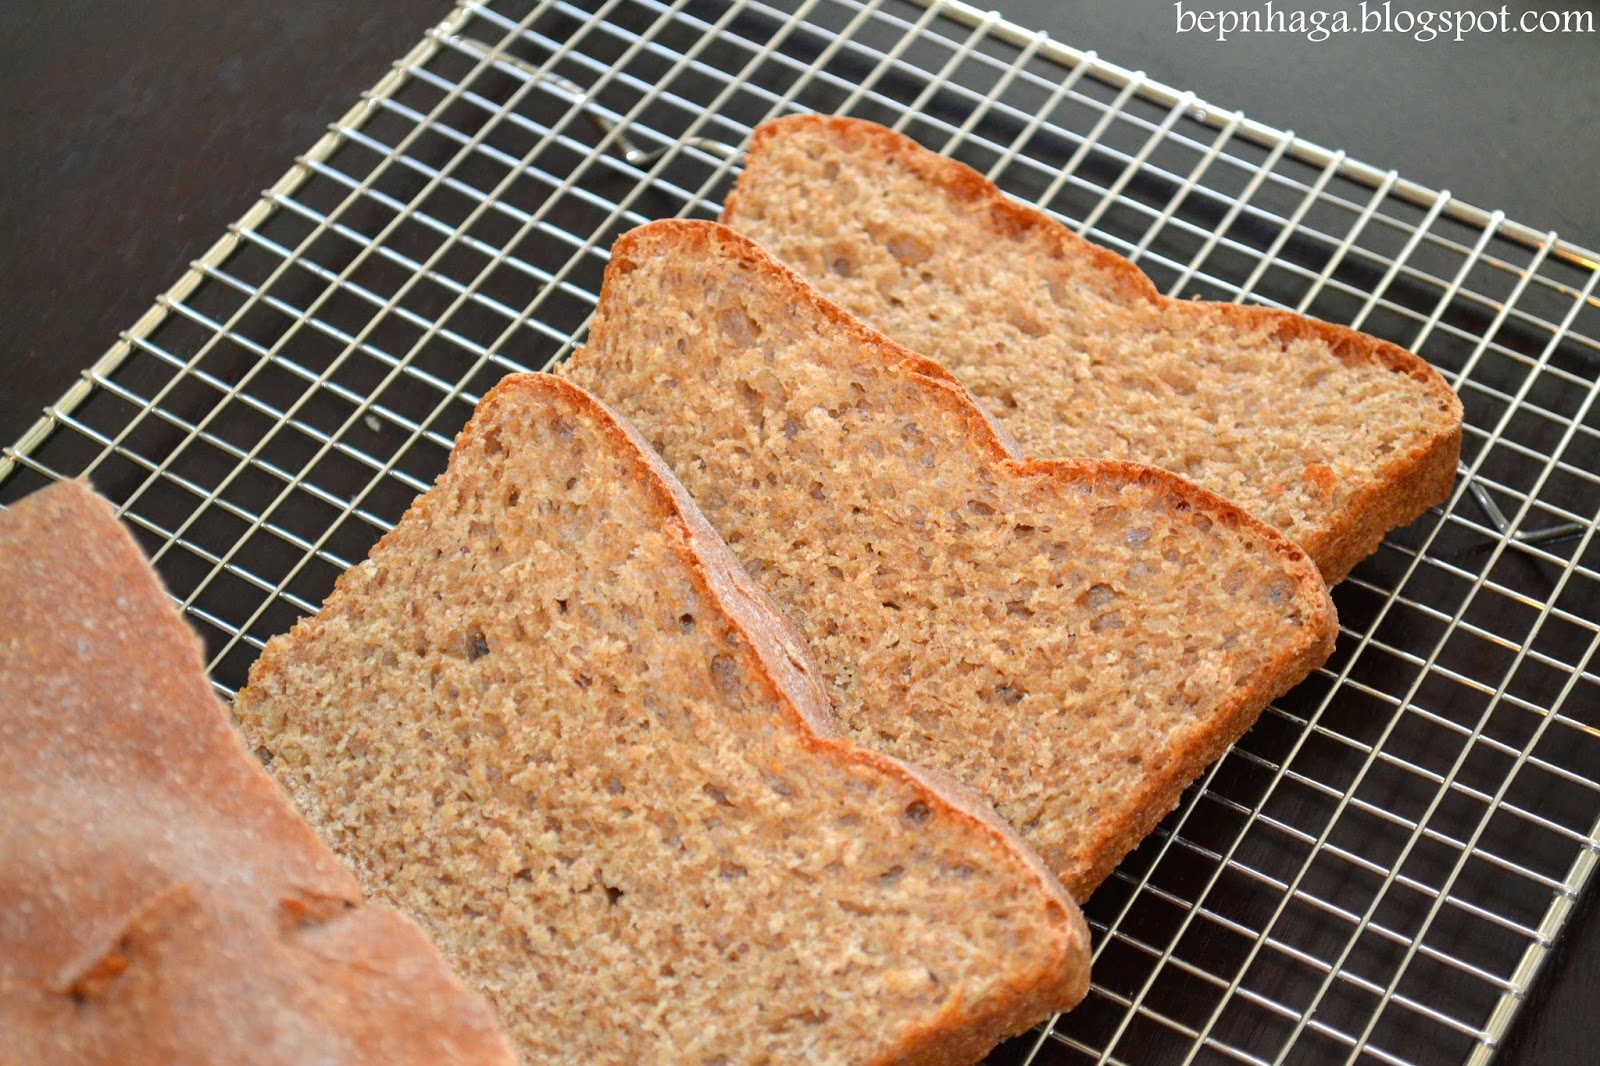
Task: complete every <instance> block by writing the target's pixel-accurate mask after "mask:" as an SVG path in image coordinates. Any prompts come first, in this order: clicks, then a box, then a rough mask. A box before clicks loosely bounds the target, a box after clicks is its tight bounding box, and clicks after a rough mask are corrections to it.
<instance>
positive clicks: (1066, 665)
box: [562, 222, 1335, 900]
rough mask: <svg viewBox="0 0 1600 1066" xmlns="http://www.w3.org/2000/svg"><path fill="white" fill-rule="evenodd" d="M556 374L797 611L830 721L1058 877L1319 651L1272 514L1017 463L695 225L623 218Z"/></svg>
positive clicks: (864, 343)
mask: <svg viewBox="0 0 1600 1066" xmlns="http://www.w3.org/2000/svg"><path fill="white" fill-rule="evenodd" d="M562 373H563V374H565V375H566V376H567V377H568V378H569V379H570V380H572V381H575V382H577V383H578V384H580V385H582V386H584V387H585V388H588V389H591V390H593V391H594V392H595V393H596V394H598V395H599V396H600V397H601V398H602V399H603V400H605V401H606V402H608V403H611V404H613V405H614V406H615V407H616V408H617V409H618V410H619V411H620V412H621V413H622V414H623V415H624V416H625V417H627V418H628V419H630V420H631V421H632V422H633V424H634V425H635V426H637V427H638V428H639V430H640V431H641V432H642V433H643V434H644V435H645V437H646V439H648V440H650V441H651V442H652V443H653V444H654V445H655V446H656V448H657V449H658V450H659V451H660V452H661V454H662V455H663V457H665V459H666V461H667V463H668V464H669V465H670V466H671V467H672V468H673V470H674V471H675V472H676V473H677V475H678V477H679V478H680V479H682V481H683V483H684V484H685V485H686V486H687V487H688V488H689V490H690V492H691V493H693V495H694V497H695V499H696V501H697V502H698V503H699V505H700V506H701V508H702V509H703V510H704V511H705V513H706V516H707V517H708V518H709V519H710V520H711V523H712V525H714V526H715V527H716V528H717V529H718V531H719V532H721V534H722V535H723V537H724V538H726V540H727V542H728V544H729V546H730V547H731V548H732V549H733V551H734V554H736V555H737V556H738V557H739V558H740V560H741V561H742V562H743V563H744V564H745V566H746V568H747V569H748V570H749V572H750V574H751V575H752V576H753V577H755V579H756V580H757V581H758V582H760V583H761V584H762V585H763V586H764V587H765V588H766V590H767V591H768V592H769V593H771V594H772V596H773V598H774V599H776V600H777V601H778V603H779V605H780V606H781V607H782V608H783V609H784V610H785V611H786V613H787V614H788V616H789V617H790V618H791V619H792V620H793V621H794V622H795V623H796V624H797V625H798V626H799V628H800V631H801V633H802V634H804V636H805V638H806V639H807V641H808V642H809V644H810V647H811V649H812V650H813V652H814V653H815V654H816V655H817V657H818V659H819V661H820V663H821V667H822V671H823V676H824V677H825V678H826V679H827V681H828V683H829V685H830V687H831V689H832V694H833V699H834V706H835V710H836V712H837V713H838V715H839V716H840V718H841V720H842V721H843V723H844V728H845V731H846V733H847V734H848V735H850V736H851V737H853V738H854V739H855V740H857V741H859V742H860V743H862V744H866V745H870V746H873V747H877V748H880V749H882V750H884V751H887V752H889V753H891V754H894V755H896V756H899V757H901V758H905V759H909V760H911V761H913V762H917V763H920V764H922V765H925V766H931V767H934V768H936V769H939V770H942V771H945V772H948V773H949V774H951V775H952V776H954V777H956V778H957V779H959V780H961V781H963V782H965V783H966V784H968V785H970V786H973V787H975V788H976V789H977V790H978V791H980V792H982V793H983V794H984V795H985V796H987V797H988V798H989V799H990V800H991V801H992V802H994V803H995V805H996V806H997V807H998V808H999V810H1000V812H1001V813H1002V814H1004V815H1005V816H1006V818H1007V819H1009V820H1010V822H1011V823H1012V824H1013V825H1014V826H1016V827H1017V828H1018V830H1020V832H1021V833H1022V835H1023V837H1024V838H1025V839H1026V840H1027V841H1028V842H1029V843H1031V844H1032V845H1033V846H1034V847H1035V848H1036V849H1037V850H1038V851H1039V853H1040V854H1041V856H1042V857H1043V858H1044V859H1045V861H1046V862H1047V863H1048V864H1049V866H1050V867H1051V869H1053V870H1054V871H1055V872H1056V873H1057V874H1058V876H1060V878H1061V879H1062V881H1063V883H1064V884H1065V885H1066V886H1067V888H1068V890H1069V891H1071V892H1072V893H1073V894H1074V896H1075V897H1076V898H1078V899H1080V900H1082V899H1084V898H1086V897H1087V896H1088V894H1089V893H1090V892H1092V891H1093V889H1094V887H1095V886H1096V885H1097V884H1099V883H1100V881H1101V879H1102V878H1104V877H1105V876H1106V874H1107V873H1108V872H1109V871H1110V870H1111V868H1112V867H1113V866H1114V865H1115V864H1116V862H1117V861H1118V860H1119V859H1120V858H1121V857H1122V856H1123V855H1124V854H1125V853H1126V852H1127V851H1128V850H1129V849H1130V848H1132V847H1133V845H1134V844H1136V843H1137V842H1138V841H1139V840H1140V839H1141V838H1142V837H1143V836H1144V835H1145V834H1146V833H1147V832H1148V831H1149V830H1150V828H1151V827H1152V826H1154V825H1155V823H1156V821H1157V820H1159V819H1160V818H1161V817H1162V815H1164V814H1165V813H1166V812H1167V811H1168V810H1170V809H1171V807H1172V806H1173V805H1174V804H1175V803H1176V802H1177V799H1178V796H1179V794H1180V792H1181V791H1182V790H1183V788H1184V787H1185V786H1186V785H1187V784H1189V782H1190V781H1192V780H1193V779H1194V778H1195V777H1196V776H1197V775H1198V774H1199V773H1200V771H1201V770H1202V769H1203V768H1204V767H1205V766H1206V765H1207V764H1208V763H1210V762H1211V761H1212V760H1214V759H1215V758H1217V756H1218V755H1220V754H1221V753H1222V751H1223V749H1224V748H1225V747H1226V746H1227V745H1228V744H1230V743H1232V742H1233V741H1234V740H1235V739H1236V738H1237V737H1238V736H1239V735H1240V734H1242V733H1243V732H1244V730H1245V729H1246V728H1247V727H1248V726H1249V725H1250V724H1251V722H1253V721H1254V720H1255V718H1256V716H1257V714H1258V713H1259V712H1260V711H1261V709H1262V708H1263V707H1264V706H1265V705H1266V704H1267V702H1268V701H1269V700H1270V699H1271V698H1272V697H1273V696H1275V695H1277V694H1279V693H1281V692H1283V691H1284V690H1286V689H1287V688H1289V687H1290V686H1291V685H1293V684H1295V683H1296V682H1298V681H1299V680H1300V679H1301V678H1303V677H1304V676H1305V675H1306V674H1307V673H1308V672H1309V671H1311V670H1312V669H1313V668H1314V667H1316V666H1317V665H1318V664H1320V663H1321V662H1322V661H1323V660H1324V659H1325V658H1326V657H1327V655H1328V654H1329V652H1330V650H1331V649H1332V646H1333V638H1334V632H1335V622H1334V614H1333V607H1332V603H1331V601H1330V600H1329V598H1328V593H1327V590H1326V588H1325V587H1324V586H1323V584H1322V581H1321V580H1320V578H1319V577H1318V576H1317V572H1316V569H1315V567H1314V566H1313V565H1312V564H1311V561H1310V560H1309V559H1308V558H1307V557H1306V555H1305V553H1304V552H1302V551H1301V550H1300V549H1299V548H1297V547H1295V546H1294V544H1292V543H1291V542H1290V541H1289V540H1288V539H1287V538H1285V537H1283V536H1282V535H1281V534H1279V533H1278V532H1277V531H1276V530H1273V529H1271V528H1270V527H1268V526H1266V525H1264V524H1263V523H1261V522H1259V521H1257V520H1255V519H1253V518H1251V517H1249V516H1247V515H1246V514H1245V513H1243V512H1242V511H1240V510H1239V509H1238V508H1237V507H1235V506H1234V505H1232V504H1230V503H1228V502H1226V501H1225V500H1223V499H1221V498H1220V497H1218V496H1215V495H1213V494H1211V493H1209V492H1206V491H1204V490H1202V489H1198V488H1196V487H1195V486H1193V485H1192V484H1190V483H1189V482H1187V481H1184V480H1183V479H1182V478H1179V477H1176V476H1175V475H1172V474H1169V473H1166V472H1163V471H1160V470H1155V469H1152V468H1148V467H1141V466H1136V465H1134V464H1131V463H1125V462H1115V461H1098V460H1070V461H1060V462H1051V461H1042V460H1027V459H1023V458H1022V457H1021V456H1020V455H1019V454H1018V453H1017V450H1016V448H1015V446H1014V444H1012V443H1011V442H1010V440H1009V438H1007V437H1006V436H1005V435H1004V434H1003V432H1001V431H1000V430H999V429H998V428H997V427H996V425H995V424H994V423H993V422H991V421H990V420H989V419H988V417H987V416H986V415H985V414H984V412H983V411H982V409H981V408H979V406H978V405H977V403H975V402H974V401H973V399H972V397H971V396H970V395H969V394H968V393H967V392H966V390H965V389H963V388H962V387H961V385H959V384H958V383H957V382H956V381H955V380H954V378H952V377H951V375H950V374H949V373H948V372H947V371H945V370H943V369H942V368H941V367H939V366H938V365H937V364H935V363H933V362H930V361H929V360H927V359H924V358H922V357H921V356H918V355H915V354H913V353H912V352H910V351H907V350H906V349H904V348H901V347H900V346H898V345H897V344H895V343H894V342H892V341H890V340H888V339H887V338H885V337H883V336H882V335H881V334H878V333H875V332H873V331H872V330H870V329H868V328H867V327H866V326H864V325H862V324H861V323H859V322H858V321H856V320H855V319H853V318H851V317H850V316H849V315H847V314H846V313H844V312H843V311H841V310H840V309H839V308H837V307H836V306H834V305H833V304H831V303H828V302H827V301H826V300H825V299H823V298H822V297H821V296H820V295H819V294H818V293H817V292H816V290H814V289H812V288H811V287H810V286H809V285H807V284H806V283H805V282H804V281H803V280H802V279H801V278H800V277H799V276H798V275H796V274H794V273H793V272H792V271H790V270H788V269H787V268H786V267H784V266H783V265H782V264H780V263H778V262H777V261H776V260H775V259H773V258H772V257H770V256H768V255H767V254H766V253H765V252H763V251H762V250H761V249H760V248H759V247H757V246H756V245H755V244H754V243H753V242H751V241H750V240H748V239H746V238H744V237H741V236H740V235H738V234H736V233H734V232H733V231H732V230H730V229H727V228H726V227H723V226H719V225H716V224H715V223H710V222H657V223H652V224H650V225H647V226H644V227H641V228H639V229H637V230H635V231H633V232H632V233H631V234H628V235H626V236H624V237H623V238H622V239H621V240H620V241H618V242H617V244H616V246H615V247H614V249H613V251H612V257H611V265H610V267H609V269H608V270H607V273H606V277H605V282H604V285H603V287H602V290H601V294H600V303H599V307H598V309H597V311H596V315H595V319H594V322H593V324H592V326H591V329H590V336H589V343H588V346H587V347H585V348H583V349H582V350H580V351H579V352H577V353H576V354H575V355H574V356H573V358H572V359H571V361H570V362H569V363H567V364H566V365H565V366H564V367H563V369H562Z"/></svg>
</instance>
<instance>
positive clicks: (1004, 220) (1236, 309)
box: [722, 115, 1462, 584]
mask: <svg viewBox="0 0 1600 1066" xmlns="http://www.w3.org/2000/svg"><path fill="white" fill-rule="evenodd" d="M806 128H813V129H825V130H827V131H829V132H830V133H831V134H832V135H834V136H836V137H838V138H840V139H841V140H844V141H846V142H854V143H867V144H870V145H872V146H873V148H874V150H875V151H876V152H878V153H880V154H881V155H882V156H883V157H885V158H888V159H891V160H893V161H894V162H895V163H896V164H897V165H898V166H901V167H903V168H905V169H907V170H909V171H911V172H912V173H914V174H916V175H917V176H918V177H920V178H921V179H923V180H925V181H927V182H929V183H931V184H933V185H935V186H937V187H939V188H942V189H944V190H946V191H947V192H949V193H950V194H951V195H952V196H954V197H956V198H958V199H960V200H961V201H964V202H967V203H970V204H976V205H979V206H987V208H988V210H989V215H990V220H991V222H992V224H993V225H994V226H995V227H996V229H998V230H1000V231H1001V232H1002V233H1007V232H1029V233H1034V234H1037V235H1039V236H1040V237H1042V238H1043V239H1044V240H1045V241H1046V242H1047V244H1048V245H1049V246H1050V247H1051V249H1052V250H1053V252H1054V254H1055V255H1056V256H1057V257H1058V258H1064V259H1065V258H1070V259H1074V260H1087V261H1089V262H1091V263H1093V264H1094V267H1095V271H1094V272H1093V274H1092V275H1091V278H1092V282H1091V283H1094V284H1098V285H1099V291H1100V293H1101V295H1103V296H1104V297H1106V298H1107V299H1110V300H1113V301H1115V302H1118V303H1122V304H1126V305H1134V304H1149V305H1151V306H1153V307H1157V308H1162V309H1165V311H1166V312H1168V313H1175V314H1177V315H1179V316H1180V317H1182V318H1184V319H1187V320H1190V321H1195V322H1200V321H1204V320H1206V319H1212V320H1230V321H1233V322H1235V323H1238V324H1240V325H1242V326H1245V327H1248V328H1259V329H1263V330H1266V331H1269V332H1271V333H1273V334H1275V335H1277V336H1279V337H1281V338H1283V339H1285V340H1289V339H1296V338H1300V339H1303V338H1315V339H1316V340H1318V341H1320V342H1321V343H1322V344H1324V345H1325V346H1326V347H1327V348H1328V350H1329V351H1331V352H1332V353H1333V354H1334V355H1335V356H1336V357H1337V358H1338V359H1340V360H1341V361H1344V362H1346V363H1349V364H1357V363H1370V364H1376V365H1379V366H1382V367H1385V368H1387V369H1389V370H1391V371H1393V372H1396V373H1399V374H1403V375H1404V376H1406V377H1408V378H1410V379H1412V380H1413V381H1416V382H1417V383H1419V384H1420V385H1422V386H1423V388H1424V389H1425V390H1426V391H1427V394H1428V395H1429V396H1430V397H1431V402H1432V403H1433V404H1434V405H1436V406H1437V408H1438V409H1439V411H1440V417H1439V419H1438V421H1437V423H1436V425H1435V426H1434V429H1433V432H1432V434H1431V435H1430V436H1429V438H1428V439H1427V440H1425V441H1424V442H1422V443H1421V444H1419V445H1418V446H1416V447H1414V448H1410V449H1408V450H1407V451H1406V452H1405V453H1404V454H1402V455H1397V456H1394V457H1392V458H1391V459H1389V460H1387V461H1385V462H1384V463H1383V464H1382V465H1381V466H1380V467H1378V468H1377V469H1375V470H1373V471H1371V476H1370V479H1369V480H1368V481H1367V482H1366V483H1365V484H1363V485H1362V486H1361V487H1360V488H1359V489H1358V490H1357V491H1356V492H1355V493H1354V494H1353V495H1352V496H1351V498H1350V499H1349V501H1348V503H1347V505H1346V506H1344V507H1342V508H1341V509H1339V510H1337V511H1335V512H1333V513H1332V514H1330V515H1329V516H1328V517H1327V520H1326V522H1325V523H1324V524H1322V525H1321V526H1319V527H1317V528H1315V529H1314V530H1311V531H1310V532H1308V533H1304V534H1297V537H1298V539H1299V540H1300V543H1301V546H1302V547H1303V548H1305V549H1306V551H1307V552H1308V553H1310V555H1311V557H1312V558H1313V559H1314V560H1316V562H1317V566H1318V569H1319V570H1320V571H1321V573H1322V575H1323V578H1324V580H1325V581H1327V582H1328V583H1329V584H1334V583H1337V582H1338V581H1340V580H1342V579H1343V578H1344V577H1345V575H1346V574H1348V573H1349V571H1350V569H1351V568H1352V567H1354V566H1355V564H1356V563H1358V562H1360V561H1361V559H1363V558H1365V557H1366V556H1367V555H1369V554H1371V553H1372V552H1373V551H1374V550H1376V548H1377V546H1378V543H1379V542H1380V541H1381V540H1382V538H1383V535H1384V533H1385V532H1387V531H1388V530H1389V529H1393V528H1395V527H1397V526H1400V525H1404V524H1406V523H1408V522H1411V521H1413V520H1415V519H1416V518H1417V517H1418V516H1420V515H1421V514H1422V513H1423V512H1425V511H1426V510H1427V509H1428V508H1429V507H1431V506H1434V505H1435V504H1438V503H1440V502H1441V501H1443V500H1444V499H1446V498H1447V497H1448V495H1449V492H1450V488H1451V485H1452V484H1453V483H1454V478H1455V472H1456V467H1457V464H1458V461H1459V457H1460V444H1461V420H1462V408H1461V401H1460V399H1459V398H1458V397H1457V396H1456V394H1455V392H1454V391H1453V390H1452V389H1451V388H1450V386H1449V384H1448V383H1447V382H1446V381H1445V380H1444V378H1443V377H1442V376H1441V375H1440V374H1439V373H1438V371H1436V370H1434V369H1433V367H1431V366H1429V365H1428V364H1427V363H1426V362H1425V361H1424V360H1422V359H1421V358H1419V357H1418V356H1417V355H1415V354H1414V353H1412V352H1409V351H1407V350H1406V349H1404V348H1401V347H1399V346H1398V345H1395V344H1391V343H1389V342H1388V341H1384V340H1380V339H1379V338H1376V337H1372V336H1369V335H1367V334H1364V333H1360V332H1357V331H1356V330H1353V329H1349V328H1347V327H1344V326H1337V325H1332V324H1330V323H1326V322H1322V321H1319V320H1317V319H1312V318H1308V317H1306V316H1303V315H1297V314H1294V313H1292V312H1288V311H1281V310H1277V309H1269V308H1262V307H1247V306H1242V305H1238V304H1225V303H1214V302H1207V301H1198V300H1181V299H1175V298H1171V297H1167V296H1163V295H1162V294H1161V293H1159V292H1158V291H1157V290H1156V288H1155V285H1154V284H1153V283H1152V282H1151V281H1150V279H1149V278H1148V277H1146V276H1145V274H1144V273H1143V272H1142V271H1140V270H1139V268H1138V267H1137V266H1135V265H1134V264H1133V263H1132V262H1130V261H1129V260H1127V259H1125V258H1124V257H1122V256H1120V255H1117V254H1116V253H1115V252H1112V251H1110V250H1109V249H1106V248H1102V247H1100V246H1099V245H1096V244H1093V243H1091V242H1090V241H1087V240H1085V239H1083V238H1082V237H1079V236H1078V235H1077V234H1075V233H1073V232H1072V231H1071V230H1069V229H1067V228H1066V227H1065V226H1063V225H1061V224H1060V223H1058V222H1056V221H1055V220H1054V219H1052V218H1050V216H1048V215H1046V214H1045V213H1044V212H1043V211H1040V210H1038V209H1036V208H1033V207H1030V206H1027V205H1025V204H1022V203H1019V202H1017V201H1015V200H1012V199H1011V198H1009V197H1007V196H1006V195H1005V194H1004V193H1002V192H1001V191H1000V189H999V188H998V187H997V186H996V185H995V184H994V183H993V182H991V181H989V180H988V179H987V178H985V177H984V176H983V175H982V174H979V173H978V172H977V171H976V170H973V169H972V168H971V167H968V166H967V165H966V164H964V163H961V162H959V161H957V160H954V159H950V158H948V157H945V156H941V155H938V154H937V153H934V152H930V151H928V150H927V149H925V148H923V147H922V146H921V145H919V144H917V142H915V141H914V140H912V139H911V138H909V137H906V136H905V135H903V134H900V133H896V132H895V131H893V130H890V129H887V128H885V127H883V126H880V125H877V124H876V123H872V122H866V121H863V120H861V119H853V118H844V117H837V116H825V115H792V116H787V117H784V118H779V119H774V120H772V121H770V122H766V123H763V124H762V125H761V126H759V127H757V128H756V130H755V132H754V134H753V135H752V137H751V143H750V153H749V158H750V159H751V160H756V159H758V157H759V155H760V154H761V152H762V151H763V149H764V147H765V146H766V145H767V144H768V142H770V141H773V140H776V139H779V138H782V137H784V136H785V135H787V134H789V133H791V132H794V131H799V130H804V129H806ZM751 169H753V166H748V165H747V168H746V171H747V172H748V171H749V170H751ZM742 185H743V180H742V179H741V182H740V185H736V186H735V188H734V190H733V192H732V193H730V195H729V196H728V199H727V203H726V206H725V207H724V210H723V213H722V218H723V220H724V221H725V222H727V221H730V220H733V219H735V218H736V217H737V216H738V214H739V210H740V208H739V204H740V200H741V192H740V186H742Z"/></svg>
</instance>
